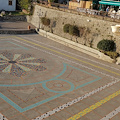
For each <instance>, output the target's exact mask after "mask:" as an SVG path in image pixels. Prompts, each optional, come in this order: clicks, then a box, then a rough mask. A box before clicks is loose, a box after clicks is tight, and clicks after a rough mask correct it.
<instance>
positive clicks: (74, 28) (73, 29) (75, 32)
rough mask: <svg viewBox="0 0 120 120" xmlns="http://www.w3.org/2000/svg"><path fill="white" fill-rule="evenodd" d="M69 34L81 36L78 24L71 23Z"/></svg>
mask: <svg viewBox="0 0 120 120" xmlns="http://www.w3.org/2000/svg"><path fill="white" fill-rule="evenodd" d="M69 34H70V35H75V36H79V29H78V27H77V26H73V25H70V26H69Z"/></svg>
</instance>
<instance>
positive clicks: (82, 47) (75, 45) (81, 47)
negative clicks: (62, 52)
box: [36, 29, 114, 63]
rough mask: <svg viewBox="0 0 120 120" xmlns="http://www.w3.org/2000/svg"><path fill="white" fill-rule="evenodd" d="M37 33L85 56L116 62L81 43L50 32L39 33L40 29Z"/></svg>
mask: <svg viewBox="0 0 120 120" xmlns="http://www.w3.org/2000/svg"><path fill="white" fill-rule="evenodd" d="M36 31H37V33H38V34H40V35H42V36H44V37H47V38H49V39H51V40H54V41H56V42H58V43H61V44H63V45H65V46H68V47H71V48H73V49H75V50H78V51H81V52H83V53H85V54H88V55H91V56H93V57H95V58H98V59H101V60H104V61H107V62H110V63H113V62H114V60H113V59H111V58H110V57H109V56H106V55H104V54H103V53H101V52H99V51H98V50H95V49H93V48H90V47H88V46H85V45H81V44H79V43H75V42H73V41H71V40H68V39H66V38H63V37H60V36H58V35H55V34H53V33H50V32H46V31H44V30H42V29H39V31H38V29H36Z"/></svg>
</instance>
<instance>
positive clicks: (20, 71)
mask: <svg viewBox="0 0 120 120" xmlns="http://www.w3.org/2000/svg"><path fill="white" fill-rule="evenodd" d="M41 63H46V60H45V59H36V58H34V57H32V56H31V55H30V54H13V53H9V52H7V51H6V52H3V53H1V54H0V71H2V72H4V73H10V75H13V76H17V77H21V76H24V75H26V72H28V71H31V70H35V71H44V70H46V68H45V67H43V66H41Z"/></svg>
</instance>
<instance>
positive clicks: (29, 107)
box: [0, 63, 101, 112]
mask: <svg viewBox="0 0 120 120" xmlns="http://www.w3.org/2000/svg"><path fill="white" fill-rule="evenodd" d="M67 66H69V67H72V68H74V69H76V70H79V71H81V72H84V73H86V74H89V75H91V76H94V77H95V79H94V80H92V81H90V82H87V83H85V84H82V85H80V86H77V87H76V88H75V87H74V84H73V83H71V82H69V81H67V80H63V79H58V77H60V76H62V75H63V74H64V73H65V72H66V70H67ZM100 79H101V78H100V77H98V76H96V75H94V74H91V73H88V72H86V71H84V70H81V69H79V68H76V67H73V66H71V65H68V64H66V63H63V70H62V72H61V73H60V74H58V75H57V76H55V77H53V78H52V79H49V80H45V81H41V82H36V83H29V84H17V85H7V84H1V85H0V86H1V87H16V86H28V85H35V84H42V86H43V88H44V89H46V90H48V91H50V92H54V93H58V94H57V95H55V96H52V97H50V98H47V99H45V100H43V101H40V102H37V103H35V104H32V105H30V106H28V107H25V108H21V107H20V106H18V105H17V104H16V103H14V102H13V101H11V100H10V99H9V98H7V97H6V96H4V95H3V94H2V93H0V97H1V98H2V99H4V100H5V101H6V102H7V103H9V104H10V105H11V106H13V107H14V108H15V109H16V110H18V111H19V112H25V111H27V110H30V109H32V108H35V107H37V106H39V105H41V104H43V103H46V102H48V101H51V100H53V99H55V98H58V97H60V96H62V95H64V94H66V93H69V92H71V91H73V90H75V89H79V88H81V87H83V86H86V85H88V84H91V83H93V82H95V81H98V80H100ZM53 80H61V81H64V82H67V83H68V84H70V86H71V88H70V89H69V90H67V91H53V90H51V89H49V88H47V86H46V83H47V82H49V81H53Z"/></svg>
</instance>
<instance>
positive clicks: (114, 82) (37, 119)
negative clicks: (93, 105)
mask: <svg viewBox="0 0 120 120" xmlns="http://www.w3.org/2000/svg"><path fill="white" fill-rule="evenodd" d="M118 82H120V80H118V79H116V80H115V81H112V82H110V83H108V84H106V85H104V86H101V87H99V88H97V89H95V90H93V91H91V92H88V93H86V94H85V95H82V96H80V97H78V98H75V99H73V100H72V101H70V102H67V103H65V104H63V105H61V106H59V107H57V108H55V109H53V110H50V111H48V112H47V113H44V114H42V115H41V116H39V117H36V118H35V119H33V120H43V119H45V118H47V117H49V116H51V115H53V114H55V113H56V112H60V111H61V110H63V109H65V108H67V107H69V106H71V105H73V104H75V103H77V102H80V101H81V100H83V99H85V98H88V97H90V96H91V95H94V94H95V93H98V92H100V91H102V90H104V89H105V88H108V87H110V86H112V85H114V84H116V83H118ZM117 110H119V111H120V109H118V108H117ZM117 112H118V111H117ZM109 116H110V115H109ZM101 120H108V119H101Z"/></svg>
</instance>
